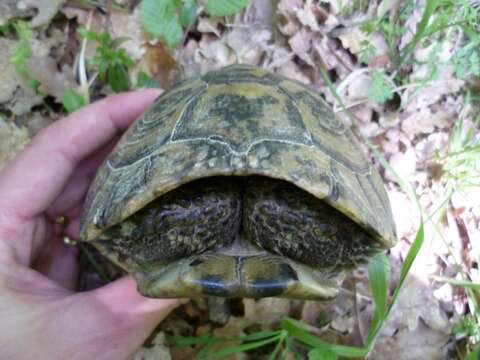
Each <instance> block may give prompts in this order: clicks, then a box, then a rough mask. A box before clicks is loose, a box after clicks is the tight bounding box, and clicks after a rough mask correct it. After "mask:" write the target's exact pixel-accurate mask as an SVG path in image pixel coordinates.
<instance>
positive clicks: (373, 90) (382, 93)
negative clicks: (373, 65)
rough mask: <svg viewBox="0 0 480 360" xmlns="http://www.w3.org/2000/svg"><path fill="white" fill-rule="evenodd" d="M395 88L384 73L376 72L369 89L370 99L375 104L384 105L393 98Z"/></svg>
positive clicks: (373, 74)
mask: <svg viewBox="0 0 480 360" xmlns="http://www.w3.org/2000/svg"><path fill="white" fill-rule="evenodd" d="M393 95H394V94H393V87H392V85H391V83H390V80H389V79H388V78H387V77H386V76H385V74H384V73H382V72H380V71H378V70H374V71H373V72H372V83H371V85H370V88H369V89H368V99H369V100H370V101H372V102H374V103H378V104H383V103H384V102H386V101H388V100H390V99H391V98H393Z"/></svg>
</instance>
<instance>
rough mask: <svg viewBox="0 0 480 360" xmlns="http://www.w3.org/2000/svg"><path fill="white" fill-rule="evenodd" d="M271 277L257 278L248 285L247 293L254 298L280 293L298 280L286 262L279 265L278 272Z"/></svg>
mask: <svg viewBox="0 0 480 360" xmlns="http://www.w3.org/2000/svg"><path fill="white" fill-rule="evenodd" d="M272 275H274V276H272V277H271V278H257V279H255V280H254V281H252V283H251V284H250V286H249V289H248V290H249V295H250V296H252V297H255V298H257V297H258V298H260V297H269V296H278V295H281V294H282V293H283V292H284V291H285V290H286V289H287V288H288V286H289V285H290V284H291V283H292V282H294V281H298V276H297V273H296V272H295V270H293V269H292V267H291V266H290V265H288V264H286V263H282V264H280V265H279V272H278V274H272Z"/></svg>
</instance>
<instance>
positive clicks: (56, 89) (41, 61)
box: [27, 56, 76, 103]
mask: <svg viewBox="0 0 480 360" xmlns="http://www.w3.org/2000/svg"><path fill="white" fill-rule="evenodd" d="M27 66H28V69H29V70H30V72H31V74H32V76H33V77H34V78H35V79H36V80H38V81H39V82H40V90H41V91H42V92H43V93H45V94H48V95H51V96H53V97H55V99H56V100H57V102H58V103H61V102H62V100H63V95H64V94H65V91H66V90H67V89H72V88H76V82H75V77H74V74H73V70H72V69H71V68H70V67H69V66H68V65H65V66H64V67H63V69H62V71H59V70H58V67H57V62H56V61H55V60H54V59H53V58H51V57H49V56H44V57H38V56H32V57H31V58H30V59H28V61H27Z"/></svg>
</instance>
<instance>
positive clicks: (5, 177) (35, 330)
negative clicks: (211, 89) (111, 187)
mask: <svg viewBox="0 0 480 360" xmlns="http://www.w3.org/2000/svg"><path fill="white" fill-rule="evenodd" d="M157 95H158V92H156V91H153V90H146V91H141V92H134V93H127V94H121V95H116V96H112V97H109V98H106V99H103V100H101V101H98V102H96V103H94V104H92V105H90V106H88V107H86V108H84V109H82V110H80V111H78V112H76V113H74V114H72V115H70V116H68V117H67V118H65V119H63V120H60V121H57V122H56V123H54V124H53V125H51V126H49V127H47V128H45V129H44V130H42V131H41V132H40V133H39V134H38V135H37V136H36V137H35V138H34V139H33V140H32V142H31V143H30V144H29V146H28V147H27V148H26V149H25V150H24V151H23V152H22V153H21V154H19V155H18V156H17V157H16V158H15V159H14V160H13V161H12V162H11V163H10V164H9V165H8V166H7V167H6V168H5V169H4V170H3V171H2V172H1V173H0V358H1V359H16V360H17V359H49V360H51V359H89V360H91V359H125V358H128V357H129V356H130V355H131V354H132V353H133V352H134V351H135V350H136V349H137V348H138V347H139V346H140V345H141V344H142V342H143V341H144V340H145V339H146V338H147V337H148V336H149V334H150V333H151V331H152V330H153V329H154V328H155V326H156V325H157V324H158V323H159V322H160V321H161V320H162V319H163V318H164V317H165V316H166V315H167V314H168V313H169V312H170V311H171V310H172V309H173V308H175V307H176V306H177V305H178V304H179V302H178V300H172V299H170V300H158V299H147V298H144V297H142V296H141V295H140V294H139V293H138V292H137V290H136V284H135V281H134V280H133V279H132V278H131V277H126V278H122V279H120V280H117V281H115V282H112V283H110V284H108V285H106V286H104V287H102V288H99V289H96V290H93V291H89V292H81V293H75V292H74V288H75V283H76V277H77V251H76V249H75V248H72V247H71V246H68V245H65V244H64V243H63V242H62V239H61V235H62V229H61V228H60V225H58V224H56V223H55V219H56V218H57V217H58V216H60V215H65V216H66V217H67V218H68V219H70V223H69V225H68V227H67V229H66V230H65V234H66V235H68V236H70V237H72V238H74V239H75V238H78V234H79V216H80V212H81V207H82V206H81V205H82V202H83V199H84V196H85V193H86V191H87V189H88V186H89V184H90V181H91V179H92V176H93V174H94V173H95V169H96V168H97V167H98V165H99V164H100V163H101V161H102V160H103V158H104V157H105V156H106V154H107V152H108V151H109V149H110V148H111V143H112V140H114V139H115V137H116V135H119V134H120V133H121V132H122V131H123V130H124V129H125V128H126V127H128V125H129V124H130V123H131V122H132V121H133V120H134V119H135V118H136V117H137V116H139V115H140V114H141V113H142V112H143V111H144V110H145V108H146V107H147V106H148V105H150V104H151V103H152V101H153V100H154V99H155V97H156V96H157ZM117 137H118V136H117Z"/></svg>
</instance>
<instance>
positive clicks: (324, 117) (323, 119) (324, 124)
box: [286, 89, 345, 136]
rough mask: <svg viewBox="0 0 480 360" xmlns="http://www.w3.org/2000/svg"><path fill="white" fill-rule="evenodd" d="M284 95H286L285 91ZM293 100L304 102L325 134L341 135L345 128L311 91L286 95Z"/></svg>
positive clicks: (306, 90) (325, 104)
mask: <svg viewBox="0 0 480 360" xmlns="http://www.w3.org/2000/svg"><path fill="white" fill-rule="evenodd" d="M286 93H288V92H287V91H286ZM288 94H290V96H291V97H293V98H294V99H295V102H296V103H298V102H305V103H306V104H307V106H308V108H309V109H310V111H311V112H312V114H313V116H314V117H315V118H316V119H317V120H318V125H319V126H320V127H321V128H322V129H323V130H324V131H326V132H328V133H330V134H331V135H333V136H336V135H338V134H339V133H343V132H344V131H345V127H344V126H343V124H342V123H341V122H340V121H338V120H337V118H336V117H335V114H334V113H333V111H332V110H331V109H330V107H329V106H328V105H327V103H326V102H324V101H323V99H321V98H318V99H317V98H316V97H315V96H313V95H312V91H311V90H309V89H305V91H301V92H293V93H288Z"/></svg>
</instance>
